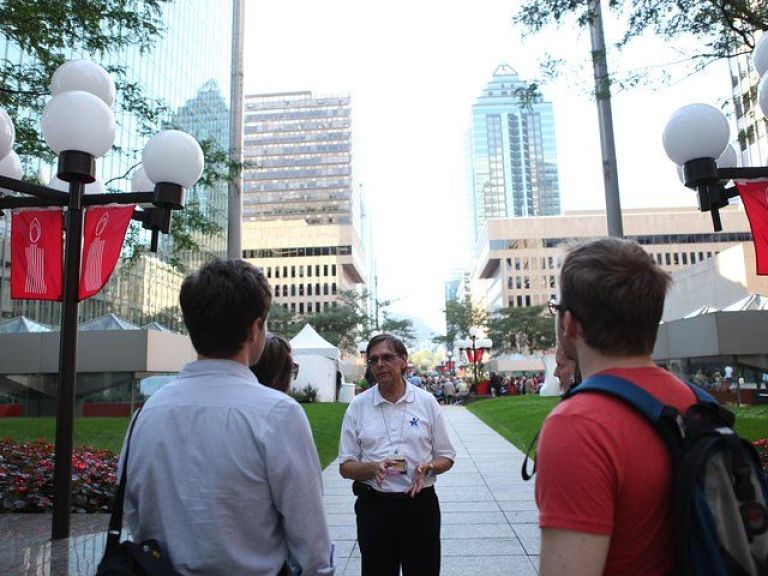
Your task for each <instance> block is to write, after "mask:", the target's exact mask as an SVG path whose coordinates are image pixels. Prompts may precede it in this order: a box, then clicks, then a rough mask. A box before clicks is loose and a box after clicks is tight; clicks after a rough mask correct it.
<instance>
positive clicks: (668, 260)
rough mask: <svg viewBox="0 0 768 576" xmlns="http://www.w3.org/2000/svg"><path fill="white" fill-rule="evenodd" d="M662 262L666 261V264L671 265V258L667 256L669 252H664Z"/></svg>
mask: <svg viewBox="0 0 768 576" xmlns="http://www.w3.org/2000/svg"><path fill="white" fill-rule="evenodd" d="M664 262H666V263H667V266H672V258H670V257H669V252H667V253H665V254H664Z"/></svg>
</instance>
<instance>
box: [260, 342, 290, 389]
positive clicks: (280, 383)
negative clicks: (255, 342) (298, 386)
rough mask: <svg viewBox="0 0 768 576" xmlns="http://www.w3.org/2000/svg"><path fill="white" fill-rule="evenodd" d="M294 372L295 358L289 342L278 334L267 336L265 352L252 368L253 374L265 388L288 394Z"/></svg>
mask: <svg viewBox="0 0 768 576" xmlns="http://www.w3.org/2000/svg"><path fill="white" fill-rule="evenodd" d="M292 370H293V357H292V356H291V345H290V343H289V342H288V340H286V339H285V338H283V337H282V336H278V335H277V334H272V333H269V334H267V341H266V342H265V343H264V352H262V353H261V357H260V358H259V361H258V362H257V363H256V364H254V365H253V366H251V372H253V373H254V374H255V375H256V378H258V379H259V382H261V383H262V384H264V386H269V387H270V388H274V389H275V390H280V392H287V391H288V388H289V387H290V385H291V378H292V376H293V375H292V373H291V372H292Z"/></svg>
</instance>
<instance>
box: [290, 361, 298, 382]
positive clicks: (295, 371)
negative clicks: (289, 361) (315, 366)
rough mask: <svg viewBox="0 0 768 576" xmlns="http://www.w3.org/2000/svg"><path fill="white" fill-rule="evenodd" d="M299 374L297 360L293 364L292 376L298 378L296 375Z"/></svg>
mask: <svg viewBox="0 0 768 576" xmlns="http://www.w3.org/2000/svg"><path fill="white" fill-rule="evenodd" d="M298 375H299V365H298V364H296V362H294V363H293V366H292V367H291V377H292V378H293V379H294V380H296V377H297V376H298Z"/></svg>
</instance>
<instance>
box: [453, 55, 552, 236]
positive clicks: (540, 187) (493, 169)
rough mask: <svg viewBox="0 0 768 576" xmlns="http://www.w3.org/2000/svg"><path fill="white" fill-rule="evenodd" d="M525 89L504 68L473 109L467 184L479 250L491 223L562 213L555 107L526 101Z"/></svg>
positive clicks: (489, 83)
mask: <svg viewBox="0 0 768 576" xmlns="http://www.w3.org/2000/svg"><path fill="white" fill-rule="evenodd" d="M526 86H527V85H526V83H525V82H523V81H522V80H521V79H520V77H519V76H518V74H517V72H516V71H515V70H514V69H513V68H511V67H510V66H508V65H506V64H501V65H499V66H498V67H497V68H496V71H495V72H494V73H493V76H492V78H491V80H490V81H489V82H488V84H487V85H486V87H485V88H484V89H483V91H482V94H481V95H480V96H479V97H478V98H477V100H475V104H474V105H473V106H472V127H471V132H470V135H469V139H468V142H467V156H468V163H467V176H468V178H467V179H468V187H469V197H470V211H471V217H472V220H471V222H472V235H471V237H472V239H473V243H474V246H475V247H477V246H478V240H479V239H480V236H481V234H482V231H483V227H484V226H485V222H486V221H487V220H489V219H491V218H508V217H514V216H553V215H558V214H560V188H559V184H558V176H557V152H556V146H555V122H554V117H553V112H552V104H551V103H550V102H545V101H543V100H542V99H541V98H536V99H534V100H533V101H526V100H524V99H523V98H522V97H521V94H522V91H523V90H524V89H525V88H526Z"/></svg>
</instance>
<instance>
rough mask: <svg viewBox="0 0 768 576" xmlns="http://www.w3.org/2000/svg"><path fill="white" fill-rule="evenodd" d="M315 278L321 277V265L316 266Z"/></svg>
mask: <svg viewBox="0 0 768 576" xmlns="http://www.w3.org/2000/svg"><path fill="white" fill-rule="evenodd" d="M315 276H317V277H318V278H319V277H320V264H316V265H315Z"/></svg>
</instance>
